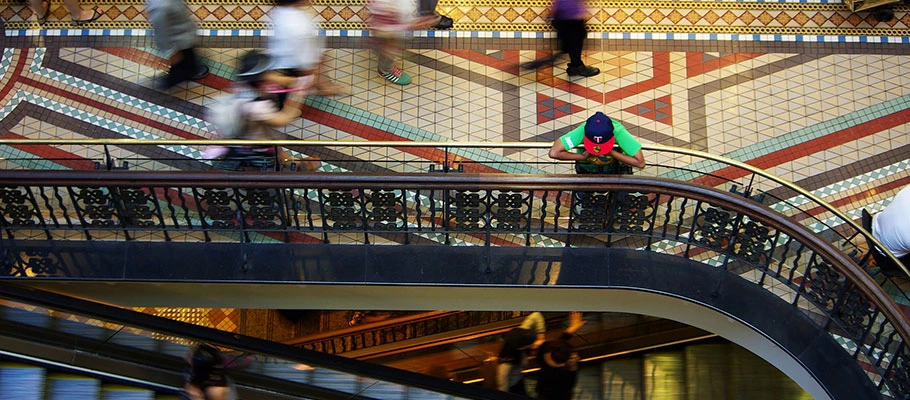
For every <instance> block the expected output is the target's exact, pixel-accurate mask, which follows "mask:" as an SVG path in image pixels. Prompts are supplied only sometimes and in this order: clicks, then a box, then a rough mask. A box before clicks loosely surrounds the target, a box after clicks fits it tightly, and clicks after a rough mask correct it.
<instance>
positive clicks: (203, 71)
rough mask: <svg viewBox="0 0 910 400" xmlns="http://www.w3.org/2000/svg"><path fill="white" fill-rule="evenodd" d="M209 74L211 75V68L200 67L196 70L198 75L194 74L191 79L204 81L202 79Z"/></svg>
mask: <svg viewBox="0 0 910 400" xmlns="http://www.w3.org/2000/svg"><path fill="white" fill-rule="evenodd" d="M208 74H209V67H208V66H207V65H200V66H199V68H197V69H196V73H195V74H193V76H192V77H190V79H192V80H196V79H202V78H205V77H206V76H208Z"/></svg>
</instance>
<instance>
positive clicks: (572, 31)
mask: <svg viewBox="0 0 910 400" xmlns="http://www.w3.org/2000/svg"><path fill="white" fill-rule="evenodd" d="M586 16H587V7H586V6H585V3H584V0H555V2H554V4H553V14H552V17H553V19H552V21H551V23H552V24H553V29H555V30H556V40H557V41H558V42H559V53H557V54H554V55H552V56H550V57H546V58H543V59H539V60H535V61H532V62H529V63H525V64H522V67H524V68H528V69H535V68H539V67H542V66H544V65H549V64H552V63H553V62H554V61H556V58H557V57H558V56H559V55H561V54H568V55H569V65H568V66H567V67H566V73H567V74H568V75H569V76H584V77H589V76H595V75H597V74H600V69H598V68H595V67H591V66H586V65H585V63H584V61H583V60H582V58H581V51H582V50H583V49H584V45H585V38H586V37H587V36H588V31H587V28H586V27H585V17H586Z"/></svg>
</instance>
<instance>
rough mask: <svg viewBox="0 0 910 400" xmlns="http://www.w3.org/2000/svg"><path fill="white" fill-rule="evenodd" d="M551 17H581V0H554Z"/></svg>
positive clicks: (583, 12)
mask: <svg viewBox="0 0 910 400" xmlns="http://www.w3.org/2000/svg"><path fill="white" fill-rule="evenodd" d="M555 2H556V5H555V6H554V7H553V18H555V19H582V18H584V15H585V4H584V2H583V0H555Z"/></svg>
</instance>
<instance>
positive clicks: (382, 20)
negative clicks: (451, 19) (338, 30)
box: [367, 0, 439, 85]
mask: <svg viewBox="0 0 910 400" xmlns="http://www.w3.org/2000/svg"><path fill="white" fill-rule="evenodd" d="M413 7H414V5H413V3H411V2H410V1H408V0H369V1H368V3H367V8H368V9H369V10H370V18H369V19H368V20H367V25H368V26H369V28H370V38H371V39H372V40H373V43H374V45H375V49H376V58H377V59H378V62H379V66H378V67H377V72H379V76H381V77H382V78H383V79H385V80H387V81H389V82H392V83H394V84H396V85H407V84H409V83H411V75H409V74H408V73H407V72H404V71H402V70H401V68H399V67H398V65H397V64H396V63H395V61H396V60H397V59H399V58H401V53H402V49H403V47H404V41H405V39H406V38H407V35H408V34H409V33H410V32H411V31H412V30H414V29H416V28H422V27H427V26H430V25H431V24H433V23H436V24H438V22H434V21H439V16H438V15H436V14H435V11H434V14H432V15H424V16H421V17H419V18H415V17H414V8H413Z"/></svg>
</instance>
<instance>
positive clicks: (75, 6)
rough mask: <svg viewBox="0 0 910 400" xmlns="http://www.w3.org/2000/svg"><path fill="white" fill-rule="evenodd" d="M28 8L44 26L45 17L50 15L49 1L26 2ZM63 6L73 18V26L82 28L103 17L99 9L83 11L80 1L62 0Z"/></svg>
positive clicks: (29, 0) (32, 0)
mask: <svg viewBox="0 0 910 400" xmlns="http://www.w3.org/2000/svg"><path fill="white" fill-rule="evenodd" d="M28 6H29V8H31V9H32V12H33V13H35V15H36V16H37V17H38V23H39V24H41V25H44V24H45V23H47V17H49V16H50V14H51V2H50V0H28ZM63 6H64V7H66V9H67V10H69V12H70V15H71V16H72V17H73V20H72V22H71V23H72V24H73V26H82V25H85V24H87V23H89V22H95V21H97V20H98V18H101V16H103V15H104V12H103V11H101V7H93V8H91V9H88V10H85V9H83V8H82V5H81V4H80V0H63Z"/></svg>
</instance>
